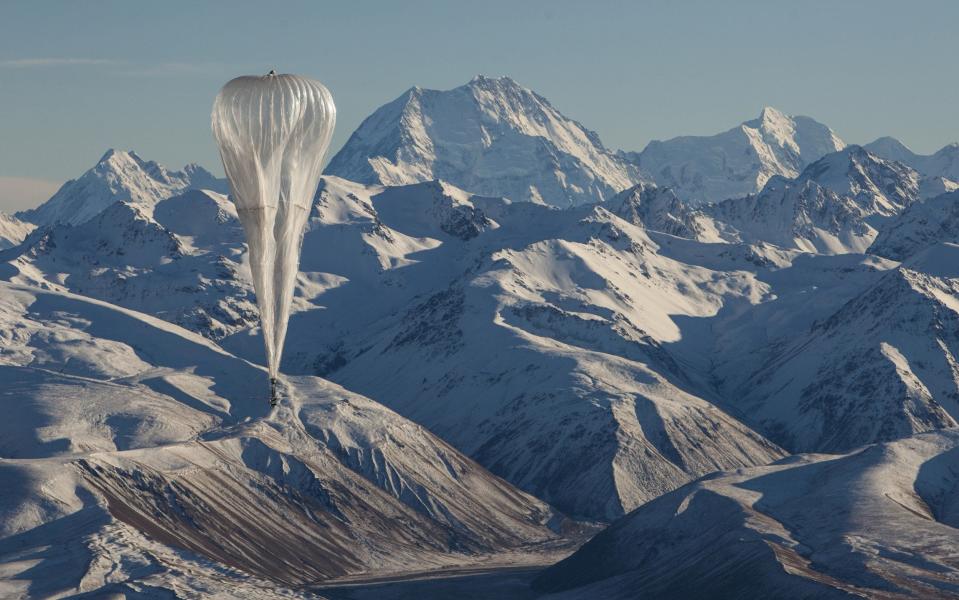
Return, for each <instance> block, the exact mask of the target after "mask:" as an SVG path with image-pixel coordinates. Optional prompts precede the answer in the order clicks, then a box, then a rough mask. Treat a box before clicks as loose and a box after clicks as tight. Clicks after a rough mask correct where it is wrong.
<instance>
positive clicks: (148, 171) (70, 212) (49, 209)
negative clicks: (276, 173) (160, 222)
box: [17, 148, 226, 225]
mask: <svg viewBox="0 0 959 600" xmlns="http://www.w3.org/2000/svg"><path fill="white" fill-rule="evenodd" d="M197 188H208V189H212V190H215V191H218V192H225V191H226V184H225V182H224V181H223V180H219V179H217V178H216V177H214V176H213V174H211V173H210V172H209V171H207V170H206V169H204V168H202V167H200V166H199V165H196V164H190V165H187V166H186V167H184V169H183V170H180V171H171V170H169V169H167V168H166V167H164V166H163V165H161V164H159V163H157V162H155V161H148V160H144V159H143V158H141V157H140V156H139V155H137V154H136V152H133V151H132V150H131V151H122V150H115V149H112V148H111V149H109V150H107V152H106V153H104V154H103V156H101V157H100V160H99V161H97V163H96V165H94V166H93V167H92V168H91V169H89V170H87V171H86V172H85V173H84V174H83V175H81V176H80V177H79V178H77V179H73V180H70V181H68V182H66V183H65V184H63V186H62V187H61V188H60V189H59V190H58V191H57V193H56V194H54V195H53V196H52V197H51V198H50V199H49V200H47V201H46V202H44V203H43V204H41V205H40V206H39V207H37V208H35V209H31V210H27V211H23V212H20V213H17V217H19V218H21V219H23V220H25V221H29V222H31V223H34V224H36V225H52V224H55V223H69V224H73V225H78V224H80V223H83V222H85V221H88V220H90V219H92V218H93V217H95V216H96V215H98V214H99V213H100V212H102V211H103V210H104V209H105V208H107V207H108V206H110V205H111V204H113V203H114V202H118V201H124V202H132V203H134V204H138V205H141V206H143V207H145V208H147V209H148V210H149V209H150V208H152V206H153V205H155V204H156V203H157V202H159V201H160V200H163V199H166V198H170V197H172V196H175V195H177V194H179V193H182V192H184V191H186V190H189V189H197Z"/></svg>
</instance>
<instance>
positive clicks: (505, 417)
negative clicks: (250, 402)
mask: <svg viewBox="0 0 959 600" xmlns="http://www.w3.org/2000/svg"><path fill="white" fill-rule="evenodd" d="M467 202H468V203H469V204H468V205H467V204H466V203H467ZM437 206H448V207H453V206H461V207H466V208H469V211H468V213H467V214H469V215H472V216H473V217H476V216H477V215H478V214H479V211H481V213H482V217H481V218H480V220H479V221H478V222H479V223H481V224H484V226H483V227H481V228H477V229H470V232H471V233H472V232H476V231H478V232H477V233H476V235H470V236H462V235H458V234H457V233H456V231H453V232H452V233H451V231H450V229H449V228H448V227H444V223H445V222H446V221H445V219H444V218H443V217H442V215H443V214H444V213H443V212H442V211H440V212H437V209H436V207H437ZM317 212H318V214H319V215H320V219H322V220H323V221H324V222H325V224H323V225H320V224H319V223H314V226H313V229H312V230H311V231H310V232H309V233H308V234H307V236H306V240H305V244H304V269H305V270H307V271H315V270H324V271H325V270H327V269H330V271H327V272H328V277H329V278H331V279H335V280H336V281H337V282H338V283H337V286H336V287H335V288H328V289H327V290H325V291H323V292H322V293H321V294H319V295H318V296H316V297H315V299H314V300H313V302H315V303H316V304H318V305H320V306H322V307H323V310H309V309H307V310H303V311H301V312H299V313H297V314H296V315H295V316H294V317H293V322H292V324H291V328H290V329H291V332H292V333H291V336H290V339H289V342H288V343H289V348H288V350H287V356H288V359H287V361H286V366H285V368H286V369H288V370H292V371H302V372H313V373H317V374H322V375H323V376H325V377H329V378H332V379H333V380H335V381H337V382H338V383H340V384H342V385H344V386H346V387H348V388H350V389H354V390H357V391H360V392H361V393H364V394H366V395H369V396H371V397H372V398H374V399H375V400H377V401H380V402H383V403H385V404H387V405H388V406H390V407H391V408H393V409H395V410H397V411H399V412H400V413H401V414H404V415H405V416H408V417H409V418H412V419H414V420H416V421H417V422H420V423H423V424H424V425H426V426H427V427H429V428H430V429H431V430H432V431H434V432H437V433H438V434H440V435H442V436H444V437H445V438H446V439H448V440H449V441H450V442H452V443H453V444H454V445H456V446H457V447H458V448H460V449H462V450H464V451H466V452H468V453H470V454H471V455H472V456H473V457H474V458H477V459H478V460H479V461H480V462H481V463H483V464H484V465H487V466H488V467H490V468H491V469H492V470H493V471H494V472H495V473H497V474H499V475H501V476H503V477H505V478H506V479H507V480H509V481H511V482H513V483H515V484H517V485H519V486H520V487H521V488H522V489H524V490H527V491H529V492H531V493H534V494H537V495H539V496H541V497H544V498H547V499H548V500H549V501H550V502H553V503H555V504H556V505H557V506H558V507H560V508H562V509H564V510H566V511H568V512H570V513H572V514H574V515H584V516H589V517H591V518H610V517H615V516H617V515H619V514H622V512H623V511H624V510H629V509H630V508H631V507H633V506H636V505H637V504H639V503H641V502H642V501H645V500H646V499H649V498H651V497H653V496H655V495H657V494H658V493H661V492H662V491H664V490H666V489H671V488H673V487H675V486H677V485H680V484H681V483H682V482H684V481H687V480H688V479H689V478H690V477H692V476H695V475H696V474H699V473H704V472H707V471H709V470H713V469H715V468H722V467H724V466H728V467H732V466H737V465H742V464H750V463H752V462H753V461H755V460H766V459H769V458H772V457H775V456H778V455H779V452H780V451H779V450H778V449H777V448H776V447H775V446H773V445H771V444H769V443H768V442H766V441H765V440H763V439H762V438H761V437H760V436H757V435H755V434H754V433H753V432H751V431H749V430H748V429H747V428H744V427H743V426H742V425H741V424H740V423H739V422H737V421H736V420H735V419H732V418H730V417H728V416H727V415H724V414H722V413H721V412H720V411H718V410H716V409H715V408H714V407H712V406H711V405H710V404H709V403H708V402H706V401H704V400H702V399H701V398H699V397H697V396H696V392H695V391H692V390H697V389H699V388H698V386H699V384H700V383H701V382H698V381H697V380H696V378H695V377H694V376H690V375H689V374H688V373H687V372H686V371H685V369H684V367H683V365H682V364H680V363H678V362H677V361H676V359H675V358H674V357H672V356H671V355H670V352H669V351H668V350H667V349H665V348H664V345H663V344H664V342H669V341H674V340H675V339H676V337H677V335H678V329H677V327H676V324H675V323H674V322H673V321H672V319H671V318H670V316H669V313H671V312H675V311H679V312H680V314H690V315H702V316H705V315H708V314H712V313H713V312H715V311H716V310H717V309H718V307H719V306H721V304H722V301H723V300H722V299H723V296H724V294H735V295H740V294H742V295H746V296H749V295H757V296H758V295H761V294H762V290H761V289H756V288H755V287H754V286H753V284H752V282H751V281H750V278H749V277H748V276H744V275H742V274H723V273H716V272H712V271H710V270H708V269H703V268H698V267H690V266H687V265H683V264H681V263H679V262H676V261H673V260H670V259H666V258H663V257H660V256H658V255H657V254H656V245H655V243H653V242H652V241H651V240H650V239H649V237H648V236H647V235H646V233H644V230H643V229H641V228H638V227H636V226H634V225H632V224H630V223H628V222H626V221H624V220H622V219H620V218H619V217H617V216H615V215H613V214H612V213H610V212H609V211H608V210H606V209H605V208H603V207H597V206H584V207H580V208H577V209H574V210H565V211H560V210H555V209H551V208H548V207H544V206H538V205H535V204H531V203H509V202H506V201H504V200H502V199H495V198H483V197H478V196H470V195H468V194H465V193H464V192H462V191H460V190H456V189H455V188H453V187H452V186H449V185H448V184H440V183H424V184H417V185H411V186H402V187H394V188H383V187H379V186H372V187H369V188H366V189H363V188H362V187H361V186H358V185H356V184H352V183H348V182H344V181H343V180H337V179H334V178H328V179H327V180H326V183H325V187H324V189H323V191H322V193H321V194H320V199H319V204H318V210H317ZM474 221H475V219H474ZM474 221H470V222H474ZM332 247H340V248H351V250H350V252H349V255H350V256H352V257H354V258H353V259H352V260H351V261H342V260H334V259H333V258H332V257H331V256H329V252H325V251H324V249H326V248H332ZM438 283H439V285H437V284H438ZM371 290H375V292H373V293H371ZM305 332H310V333H309V334H305ZM252 342H253V340H252V339H251V338H248V337H246V336H242V335H237V336H233V337H231V338H229V339H227V340H226V342H225V343H226V344H227V347H229V348H232V349H233V350H235V351H237V352H240V353H241V354H244V355H245V354H247V352H255V348H254V347H253V346H252V345H251V344H252ZM533 382H535V383H533ZM388 390H389V392H388ZM687 390H690V391H687ZM680 398H681V400H680ZM696 423H710V424H711V425H710V427H711V428H713V432H714V433H713V434H712V435H710V436H704V435H702V433H701V431H700V430H699V429H698V425H696ZM533 424H537V425H535V426H534V425H533ZM698 432H699V433H698ZM559 440H563V441H562V442H560V441H559ZM558 448H565V450H564V451H563V452H562V453H559V452H556V451H555V449H558ZM574 448H575V449H576V455H577V456H580V457H581V460H580V461H578V462H575V463H571V462H570V460H569V453H570V452H572V449H574ZM760 457H762V458H760ZM600 465H601V468H600ZM584 490H592V492H591V493H589V494H584Z"/></svg>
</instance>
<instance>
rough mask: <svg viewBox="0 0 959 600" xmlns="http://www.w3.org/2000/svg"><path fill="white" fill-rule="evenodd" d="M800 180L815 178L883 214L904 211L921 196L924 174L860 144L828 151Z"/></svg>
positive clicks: (835, 190)
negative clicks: (874, 152)
mask: <svg viewBox="0 0 959 600" xmlns="http://www.w3.org/2000/svg"><path fill="white" fill-rule="evenodd" d="M799 179H800V180H814V181H816V182H817V183H819V184H820V185H822V186H824V187H827V188H829V189H831V190H833V191H834V192H837V193H839V194H843V195H846V196H849V197H852V198H854V199H855V200H856V201H857V202H858V203H860V204H861V205H863V207H864V208H865V209H866V211H867V213H868V214H878V215H883V216H891V215H895V214H898V213H900V212H902V210H903V209H904V208H906V207H907V206H909V205H910V204H912V203H913V202H915V201H916V200H918V199H919V192H920V190H919V187H920V177H919V173H918V172H916V170H915V169H912V168H910V167H908V166H906V165H905V164H902V163H900V162H897V161H894V160H885V159H883V158H880V157H879V156H877V155H875V154H873V153H871V152H869V151H868V150H866V149H864V148H863V147H862V146H856V145H851V146H847V147H846V148H844V149H842V150H840V151H838V152H833V153H831V154H827V155H826V156H824V157H822V158H821V159H819V160H817V161H816V162H814V163H813V164H811V165H809V166H808V167H806V169H805V170H803V172H802V174H801V175H800V177H799Z"/></svg>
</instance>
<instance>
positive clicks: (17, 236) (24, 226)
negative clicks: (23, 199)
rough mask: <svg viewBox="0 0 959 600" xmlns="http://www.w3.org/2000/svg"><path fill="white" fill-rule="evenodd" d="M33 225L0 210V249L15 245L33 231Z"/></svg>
mask: <svg viewBox="0 0 959 600" xmlns="http://www.w3.org/2000/svg"><path fill="white" fill-rule="evenodd" d="M33 229H34V225H33V224H32V223H27V222H25V221H21V220H20V219H18V218H16V217H14V216H11V215H8V214H6V213H3V212H0V250H5V249H7V248H10V247H12V246H16V245H17V244H19V243H20V242H22V241H23V240H24V238H26V237H27V234H29V233H30V232H31V231H33Z"/></svg>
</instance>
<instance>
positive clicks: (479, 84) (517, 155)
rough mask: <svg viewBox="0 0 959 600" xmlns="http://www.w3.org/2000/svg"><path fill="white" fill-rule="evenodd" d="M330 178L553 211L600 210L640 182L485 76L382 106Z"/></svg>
mask: <svg viewBox="0 0 959 600" xmlns="http://www.w3.org/2000/svg"><path fill="white" fill-rule="evenodd" d="M326 174H327V175H335V176H337V177H342V178H344V179H349V180H352V181H357V182H360V183H365V184H385V185H406V184H411V183H419V182H423V181H430V180H434V179H442V180H445V181H449V182H450V183H452V184H454V185H456V186H457V187H460V188H462V189H465V190H468V191H471V192H474V193H478V194H483V195H489V196H505V197H508V198H511V199H513V200H529V201H533V202H537V203H546V204H551V205H554V206H572V205H577V204H583V203H587V202H600V201H603V200H606V199H608V198H610V197H612V196H613V195H615V194H616V193H618V192H621V191H622V190H625V189H626V188H628V187H630V186H631V185H633V184H634V183H636V182H637V181H639V179H640V178H639V175H638V170H637V169H636V168H635V167H634V166H632V165H630V164H628V163H627V162H626V161H624V160H622V159H621V158H619V157H617V156H616V155H615V154H614V153H612V152H610V151H609V150H607V149H606V148H605V147H604V146H603V144H602V142H601V141H600V139H599V137H598V136H597V135H596V134H595V133H593V132H592V131H590V130H588V129H586V128H585V127H583V126H582V125H580V124H579V123H577V122H576V121H573V120H572V119H569V118H567V117H566V116H564V115H563V114H562V113H560V112H559V111H558V110H556V109H555V108H553V106H552V105H551V104H550V103H549V102H548V101H547V100H546V99H545V98H543V97H542V96H540V95H539V94H536V93H535V92H533V91H531V90H529V89H527V88H525V87H523V86H521V85H520V84H518V83H517V82H515V81H513V80H512V79H510V78H509V77H499V78H490V77H482V76H479V77H475V78H474V79H473V80H472V81H470V82H469V83H467V84H466V85H463V86H460V87H457V88H454V89H452V90H447V91H439V90H427V89H423V88H419V87H414V88H411V89H410V90H408V91H407V92H405V93H404V94H403V95H402V96H400V97H399V98H397V99H396V100H394V101H393V102H390V103H389V104H386V105H384V106H382V107H380V108H379V109H378V110H377V111H376V112H374V113H373V114H372V115H371V116H370V117H368V118H367V119H366V120H365V121H363V123H362V124H361V125H360V127H359V129H357V130H356V132H354V133H353V135H352V136H351V137H350V139H349V141H348V142H347V143H346V145H345V146H344V147H343V148H342V149H341V150H340V151H339V152H338V153H337V154H336V156H334V157H333V159H332V160H331V161H330V164H329V166H328V167H327V169H326Z"/></svg>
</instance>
